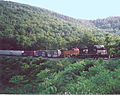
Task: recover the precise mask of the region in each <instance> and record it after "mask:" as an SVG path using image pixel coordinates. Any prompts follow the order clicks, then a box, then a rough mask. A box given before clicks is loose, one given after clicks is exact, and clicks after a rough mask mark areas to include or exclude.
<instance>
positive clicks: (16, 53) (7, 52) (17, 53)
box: [0, 50, 24, 56]
mask: <svg viewBox="0 0 120 95" xmlns="http://www.w3.org/2000/svg"><path fill="white" fill-rule="evenodd" d="M23 53H24V51H17V50H0V55H4V56H22V55H23Z"/></svg>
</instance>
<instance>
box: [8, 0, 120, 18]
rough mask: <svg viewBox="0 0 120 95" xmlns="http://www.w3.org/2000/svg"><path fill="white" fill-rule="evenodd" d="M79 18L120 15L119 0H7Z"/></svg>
mask: <svg viewBox="0 0 120 95" xmlns="http://www.w3.org/2000/svg"><path fill="white" fill-rule="evenodd" d="M9 1H14V2H19V3H24V4H29V5H33V6H38V7H41V8H46V9H49V10H52V11H55V12H58V13H61V14H64V15H67V16H71V17H74V18H80V19H89V20H90V19H91V20H92V19H98V18H106V17H108V16H120V0H9Z"/></svg>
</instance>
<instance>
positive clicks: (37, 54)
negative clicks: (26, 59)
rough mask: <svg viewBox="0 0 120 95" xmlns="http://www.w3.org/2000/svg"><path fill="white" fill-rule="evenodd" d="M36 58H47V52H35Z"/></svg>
mask: <svg viewBox="0 0 120 95" xmlns="http://www.w3.org/2000/svg"><path fill="white" fill-rule="evenodd" d="M38 56H42V57H47V50H37V51H36V57H38Z"/></svg>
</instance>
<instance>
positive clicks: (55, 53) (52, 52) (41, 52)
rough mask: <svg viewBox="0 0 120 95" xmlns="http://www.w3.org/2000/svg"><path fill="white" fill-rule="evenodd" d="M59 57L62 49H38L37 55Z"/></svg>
mask: <svg viewBox="0 0 120 95" xmlns="http://www.w3.org/2000/svg"><path fill="white" fill-rule="evenodd" d="M38 56H42V57H48V58H57V57H60V56H61V50H37V51H36V57H38Z"/></svg>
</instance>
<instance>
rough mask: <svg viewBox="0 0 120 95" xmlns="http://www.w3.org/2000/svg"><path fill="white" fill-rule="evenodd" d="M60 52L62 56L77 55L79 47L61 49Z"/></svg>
mask: <svg viewBox="0 0 120 95" xmlns="http://www.w3.org/2000/svg"><path fill="white" fill-rule="evenodd" d="M62 54H63V56H64V57H66V56H67V57H70V56H77V55H78V54H79V49H78V48H73V49H72V50H62Z"/></svg>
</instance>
